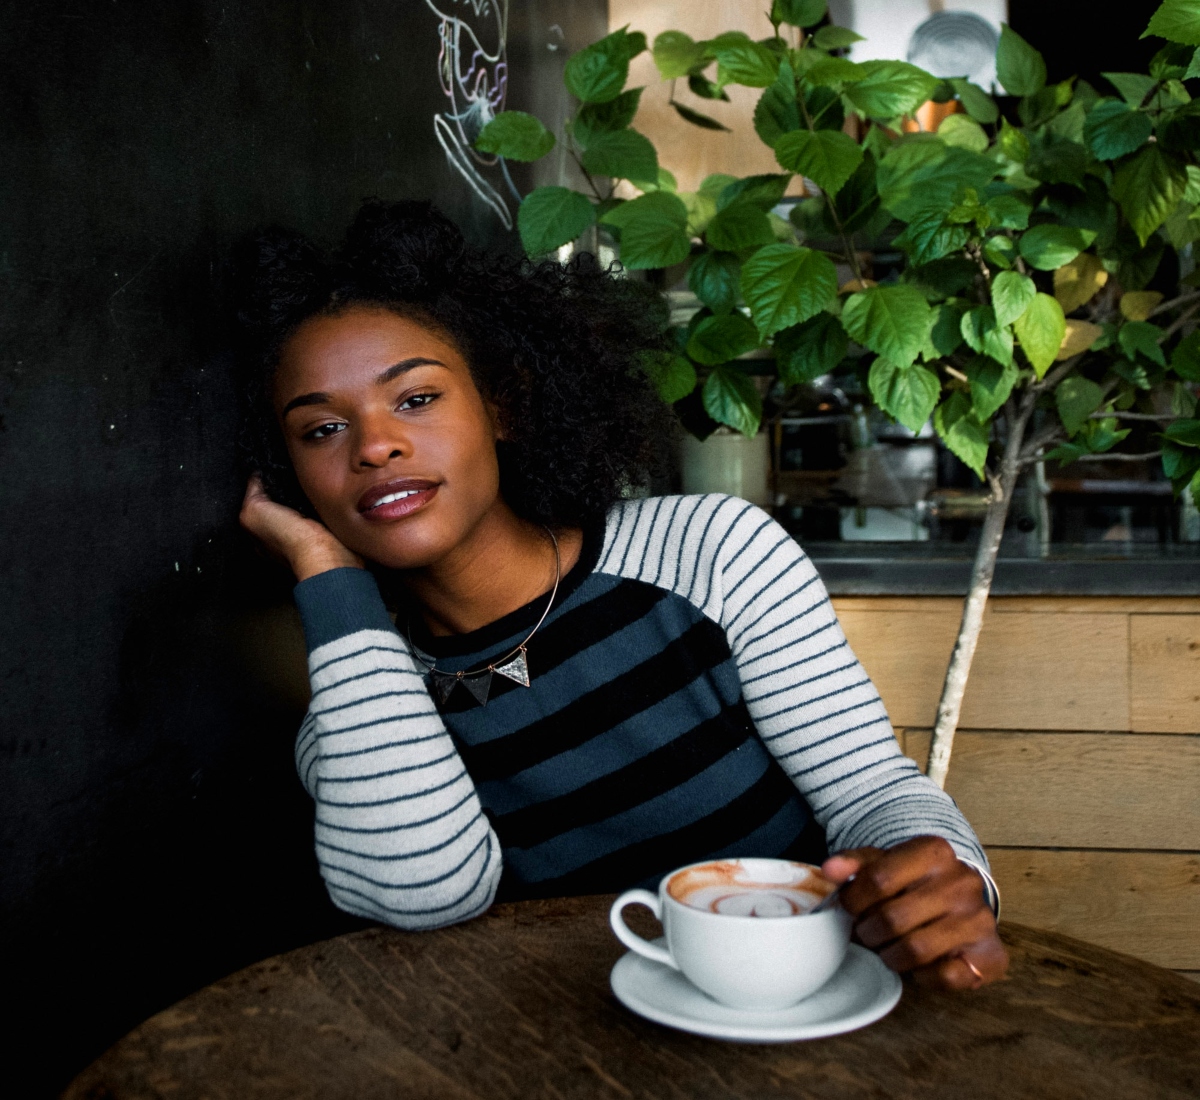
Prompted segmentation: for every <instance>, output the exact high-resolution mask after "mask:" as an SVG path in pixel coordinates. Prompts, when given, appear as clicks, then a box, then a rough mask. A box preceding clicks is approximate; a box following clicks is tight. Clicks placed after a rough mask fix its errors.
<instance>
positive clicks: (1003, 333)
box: [961, 306, 1013, 365]
mask: <svg viewBox="0 0 1200 1100" xmlns="http://www.w3.org/2000/svg"><path fill="white" fill-rule="evenodd" d="M961 325H962V334H963V339H964V340H965V341H966V342H967V347H969V348H970V349H971V350H972V351H977V352H979V354H980V355H990V356H991V357H992V358H993V359H995V360H996V361H997V362H998V363H1003V364H1005V365H1007V364H1009V363H1011V362H1012V355H1013V334H1012V330H1011V329H1009V328H1008V327H1007V326H1005V327H1001V326H1000V325H998V324H996V314H995V312H994V311H993V309H992V307H991V306H976V307H975V308H974V309H970V310H967V312H966V313H964V314H963V318H962V321H961Z"/></svg>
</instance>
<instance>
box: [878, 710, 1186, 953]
mask: <svg viewBox="0 0 1200 1100" xmlns="http://www.w3.org/2000/svg"><path fill="white" fill-rule="evenodd" d="M902 745H903V748H904V750H905V752H907V753H908V755H909V756H911V757H912V758H913V759H914V760H916V761H918V763H919V765H920V766H921V767H922V768H923V767H924V766H925V759H926V756H927V755H928V752H929V732H928V731H927V730H920V731H917V730H906V731H904V737H903V741H902ZM946 790H947V792H948V793H949V794H950V795H951V796H952V797H953V798H954V800H955V801H956V802H957V803H958V805H959V808H960V809H961V810H962V812H963V813H964V814H966V816H967V820H969V821H970V822H971V825H972V826H973V827H974V829H975V831H976V832H977V833H978V834H979V837H980V839H981V840H982V841H983V842H984V844H985V845H986V844H998V845H1005V846H1025V847H1039V846H1041V847H1050V848H1157V849H1161V850H1175V851H1195V850H1197V849H1200V737H1177V736H1174V735H1162V736H1154V735H1147V734H1103V733H975V732H971V731H960V732H959V733H958V735H957V736H956V737H955V739H954V755H953V757H952V759H951V762H950V773H949V775H948V776H947V780H946ZM1197 931H1198V932H1200V928H1198V929H1197Z"/></svg>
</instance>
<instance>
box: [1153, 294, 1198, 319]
mask: <svg viewBox="0 0 1200 1100" xmlns="http://www.w3.org/2000/svg"><path fill="white" fill-rule="evenodd" d="M1196 301H1200V290H1193V291H1191V292H1189V293H1188V294H1181V295H1179V297H1178V298H1172V299H1171V300H1170V301H1169V302H1159V304H1158V305H1156V306H1155V307H1154V308H1153V309H1152V310H1151V311H1150V312H1149V313H1148V314H1147V315H1146V316H1147V319H1149V318H1150V317H1156V316H1158V314H1160V313H1166V312H1167V311H1168V310H1172V309H1175V308H1177V307H1178V306H1186V305H1190V304H1191V303H1192V302H1196Z"/></svg>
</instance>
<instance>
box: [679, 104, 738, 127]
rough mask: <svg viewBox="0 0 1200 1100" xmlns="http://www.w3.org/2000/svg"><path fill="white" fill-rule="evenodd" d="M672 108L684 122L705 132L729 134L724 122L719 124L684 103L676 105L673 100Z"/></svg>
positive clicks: (709, 116)
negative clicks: (717, 131) (716, 131)
mask: <svg viewBox="0 0 1200 1100" xmlns="http://www.w3.org/2000/svg"><path fill="white" fill-rule="evenodd" d="M671 106H672V107H674V108H675V113H676V114H677V115H678V116H679V117H680V118H681V119H683V121H684V122H690V123H691V124H692V125H693V126H699V127H700V128H701V129H704V130H724V131H725V133H729V132H730V130H729V127H728V126H726V125H725V124H724V123H723V122H718V121H717V120H716V119H715V118H713V117H712V116H711V115H706V114H702V113H701V112H699V111H693V110H692V108H691V107H687V106H685V105H684V104H682V103H676V102H675V100H671Z"/></svg>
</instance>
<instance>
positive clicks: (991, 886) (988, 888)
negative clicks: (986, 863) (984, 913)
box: [958, 856, 1000, 920]
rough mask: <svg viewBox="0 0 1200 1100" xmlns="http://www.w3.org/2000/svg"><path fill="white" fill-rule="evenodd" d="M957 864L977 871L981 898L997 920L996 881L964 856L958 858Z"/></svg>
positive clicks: (997, 899)
mask: <svg viewBox="0 0 1200 1100" xmlns="http://www.w3.org/2000/svg"><path fill="white" fill-rule="evenodd" d="M958 862H959V863H965V864H966V865H967V866H968V867H970V868H971V870H972V871H977V872H978V873H979V877H980V878H981V879H983V896H984V899H985V900H986V901H987V903H988V905H990V906H991V907H992V915H993V916H994V917H996V919H997V920H999V918H1000V887H999V886H997V885H996V880H995V879H994V878H992V876H991V875H990V874H989V873H988V872H987V871H985V870H984V869H983V868H982V867H981V866H980V865H979V864H978V863H976V862H975V861H974V860H973V859H967V858H966V857H965V856H959V857H958Z"/></svg>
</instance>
